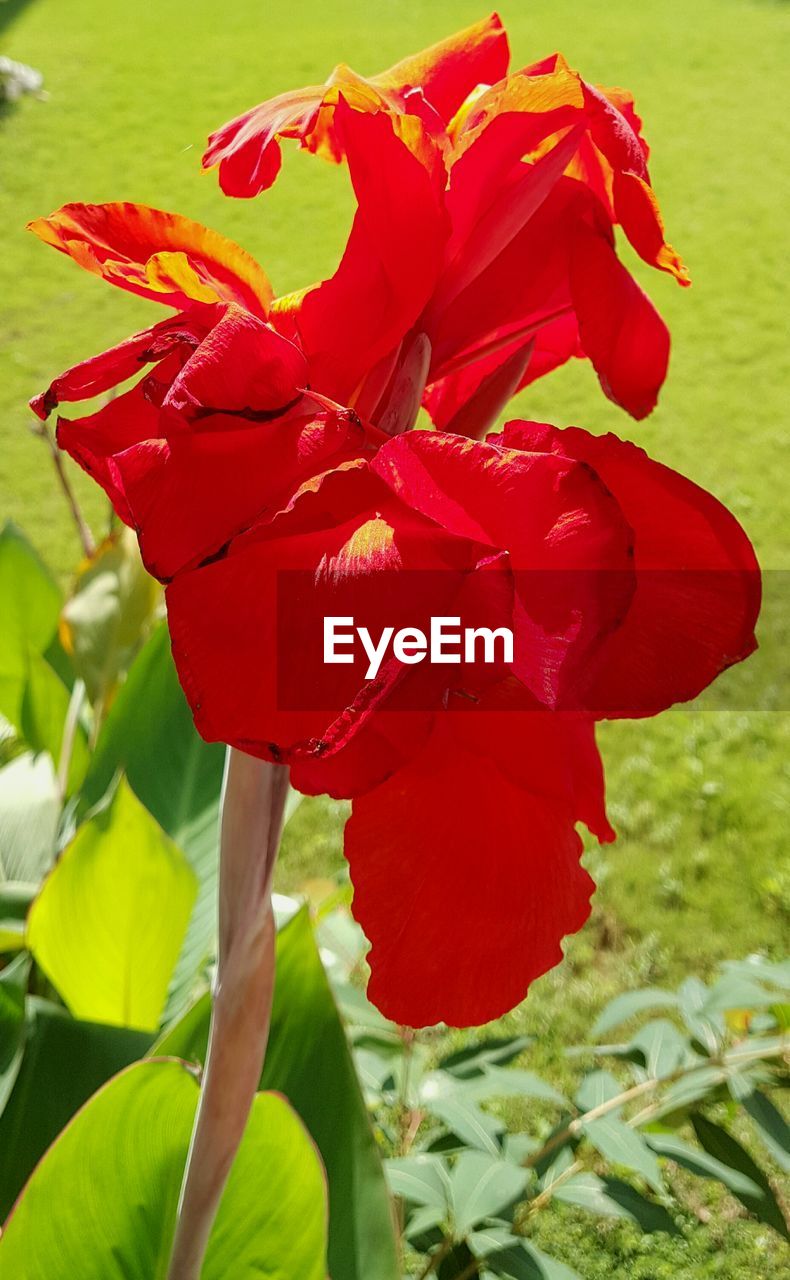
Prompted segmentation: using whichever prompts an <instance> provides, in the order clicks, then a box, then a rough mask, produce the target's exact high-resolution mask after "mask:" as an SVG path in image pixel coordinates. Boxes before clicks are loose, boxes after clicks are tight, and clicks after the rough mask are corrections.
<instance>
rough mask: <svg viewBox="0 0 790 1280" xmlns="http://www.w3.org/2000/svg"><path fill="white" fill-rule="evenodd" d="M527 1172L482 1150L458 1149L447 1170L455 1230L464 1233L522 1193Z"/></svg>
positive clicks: (461, 1234) (492, 1215) (494, 1214)
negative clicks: (457, 1154)
mask: <svg viewBox="0 0 790 1280" xmlns="http://www.w3.org/2000/svg"><path fill="white" fill-rule="evenodd" d="M528 1178H529V1174H528V1173H527V1170H526V1169H518V1168H516V1166H515V1165H512V1164H509V1163H508V1162H507V1161H506V1160H503V1159H501V1158H499V1159H498V1158H497V1157H495V1156H489V1155H486V1154H485V1153H484V1152H482V1151H462V1152H461V1154H460V1156H459V1157H458V1159H457V1161H456V1163H455V1167H454V1169H453V1170H452V1173H451V1174H450V1183H451V1196H452V1213H453V1220H454V1223H455V1229H456V1233H457V1235H459V1236H464V1235H466V1233H467V1232H468V1231H471V1230H472V1228H473V1227H476V1226H477V1224H478V1223H480V1222H483V1221H484V1220H485V1219H486V1218H492V1217H495V1216H496V1215H497V1214H499V1213H501V1212H502V1211H503V1210H504V1209H506V1208H507V1207H508V1206H509V1205H511V1204H513V1202H514V1201H516V1200H518V1199H519V1198H520V1197H521V1196H522V1195H523V1193H524V1190H525V1188H526V1185H527V1180H528Z"/></svg>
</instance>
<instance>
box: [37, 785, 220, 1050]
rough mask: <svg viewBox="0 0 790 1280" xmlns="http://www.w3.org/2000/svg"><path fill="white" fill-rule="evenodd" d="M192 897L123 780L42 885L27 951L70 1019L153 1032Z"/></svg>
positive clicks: (176, 857)
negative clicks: (56, 994)
mask: <svg viewBox="0 0 790 1280" xmlns="http://www.w3.org/2000/svg"><path fill="white" fill-rule="evenodd" d="M196 892H197V884H196V880H195V876H194V874H193V872H192V870H191V868H190V867H189V864H188V863H187V860H186V858H185V857H184V855H183V854H182V853H181V851H180V849H178V848H177V846H176V845H175V844H173V842H172V841H171V840H170V839H169V838H168V837H167V836H166V835H165V833H164V832H163V831H162V829H161V827H159V826H158V824H157V823H156V822H155V821H154V819H153V818H152V817H151V815H150V814H149V813H148V811H147V810H146V809H144V808H143V806H142V805H141V804H140V802H139V800H138V799H137V798H136V796H135V795H134V793H133V792H132V790H131V788H130V787H129V786H128V785H127V783H126V782H125V781H122V782H121V784H120V786H119V788H118V790H117V792H116V794H115V797H114V798H113V801H112V803H111V804H110V805H109V806H108V808H107V809H105V810H104V811H103V812H101V813H100V814H98V815H97V816H96V817H94V818H92V819H91V820H90V822H87V823H86V824H85V825H84V826H83V827H81V828H80V830H79V831H78V832H77V834H76V836H75V837H74V839H73V840H72V842H71V844H70V845H68V847H67V848H66V849H65V851H64V852H63V854H62V856H61V858H60V860H59V862H58V863H57V865H56V866H55V868H54V869H53V871H52V872H51V873H50V875H49V876H48V877H47V879H46V880H45V882H44V885H43V887H42V889H41V892H40V893H39V895H38V897H37V898H36V900H35V902H34V903H33V906H32V908H31V911H30V916H29V919H28V933H27V940H28V946H29V948H30V950H31V951H32V952H33V955H34V956H35V958H36V961H37V963H38V964H39V965H40V966H41V968H42V969H43V970H44V972H45V973H46V975H47V977H48V978H49V979H50V981H51V982H52V983H53V985H54V986H55V987H56V988H57V990H58V991H59V992H60V994H61V996H62V997H63V1000H64V1001H65V1003H66V1004H67V1005H68V1007H69V1009H70V1010H71V1012H72V1013H73V1014H74V1016H75V1017H78V1018H88V1019H92V1020H93V1021H95V1022H107V1023H112V1024H114V1025H117V1026H128V1027H139V1028H141V1029H143V1030H153V1029H154V1028H156V1027H157V1026H158V1024H159V1020H160V1017H161V1014H162V1009H163V1007H164V1003H165V998H166V995H167V987H168V983H169V981H170V977H171V974H172V972H173V968H174V966H175V963H176V960H177V958H178V954H179V950H180V948H181V944H182V942H183V939H184V934H185V932H186V927H187V923H188V921H189V916H190V912H191V910H192V906H193V903H194V900H195V894H196Z"/></svg>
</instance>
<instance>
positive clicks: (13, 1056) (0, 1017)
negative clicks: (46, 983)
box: [0, 956, 30, 1115]
mask: <svg viewBox="0 0 790 1280" xmlns="http://www.w3.org/2000/svg"><path fill="white" fill-rule="evenodd" d="M29 972H30V957H29V956H17V958H16V960H14V961H13V962H12V963H11V964H9V965H7V966H6V968H5V969H3V970H0V1115H2V1113H3V1111H4V1109H5V1105H6V1103H7V1102H8V1099H9V1098H10V1096H11V1092H12V1090H13V1088H14V1085H15V1083H16V1078H17V1076H18V1075H19V1069H20V1067H21V1066H22V1057H23V1054H24V1050H25V991H26V990H27V979H28V974H29Z"/></svg>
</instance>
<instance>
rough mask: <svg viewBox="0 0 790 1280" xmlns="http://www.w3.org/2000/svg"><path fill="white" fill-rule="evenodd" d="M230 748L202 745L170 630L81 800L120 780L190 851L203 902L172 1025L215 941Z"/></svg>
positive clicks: (158, 633)
mask: <svg viewBox="0 0 790 1280" xmlns="http://www.w3.org/2000/svg"><path fill="white" fill-rule="evenodd" d="M224 759H225V748H224V747H223V746H222V745H221V744H219V743H216V742H214V743H207V742H204V741H203V740H202V738H200V737H199V735H198V732H197V730H196V729H195V726H194V722H193V720H192V713H191V711H190V709H189V706H188V704H187V701H186V698H185V697H184V694H183V692H182V690H181V686H180V684H179V683H178V676H177V675H176V670H175V666H174V665H173V659H172V656H171V653H170V637H169V635H168V631H167V627H166V626H165V625H164V624H162V625H161V626H159V627H157V629H156V630H155V631H154V633H153V635H152V636H151V638H150V639H149V640H148V642H147V644H146V645H145V647H144V648H143V649H142V650H141V651H140V653H139V655H138V657H137V659H136V660H135V662H134V664H133V665H132V668H131V670H130V672H129V675H128V677H127V679H126V682H125V683H124V685H123V686H122V687H121V690H120V692H119V693H118V696H117V697H116V699H115V702H114V703H113V706H112V709H111V711H110V714H109V715H108V717H107V719H106V721H105V723H104V726H103V728H102V731H101V733H100V735H99V741H98V743H97V745H96V752H95V755H94V757H93V760H92V762H91V767H90V770H89V772H88V775H87V777H86V779H85V783H84V785H83V788H82V796H81V812H82V813H83V814H84V813H85V812H86V811H87V810H88V809H89V808H90V807H92V806H94V805H96V804H98V803H99V801H100V800H101V799H102V798H103V796H104V795H105V794H106V792H107V791H108V789H109V787H110V786H111V785H112V782H113V778H114V776H115V774H116V773H117V772H118V771H120V770H122V771H123V772H125V774H126V777H127V779H128V781H129V785H130V786H131V788H132V790H133V791H134V793H135V794H136V795H137V797H138V799H140V800H141V801H142V803H143V804H144V805H145V807H146V808H147V809H148V810H149V812H150V813H152V814H153V816H154V817H155V818H156V820H157V822H158V823H159V825H160V826H161V827H162V829H163V830H164V831H166V832H167V834H168V835H169V836H170V838H171V839H172V840H175V842H176V844H177V845H178V847H179V848H180V849H182V850H183V851H184V853H185V854H186V856H187V858H188V859H189V863H190V865H191V867H192V870H193V871H194V872H195V875H196V876H197V879H198V885H199V889H198V896H197V899H196V902H195V906H194V909H193V911H192V916H191V919H190V922H189V928H188V930H187V934H186V937H185V939H184V944H183V947H182V950H181V955H180V956H179V960H178V964H177V966H176V969H175V973H174V975H173V979H172V982H171V987H170V992H169V996H168V1004H167V1011H166V1020H167V1021H171V1020H172V1019H173V1018H174V1017H176V1016H178V1014H180V1013H181V1012H182V1011H183V1009H184V1008H185V1007H186V1005H187V1004H188V1003H189V1000H190V998H191V996H192V994H193V988H194V983H195V977H196V975H197V974H198V973H199V971H200V970H201V968H202V967H203V965H204V964H205V962H206V960H207V959H208V957H209V955H210V953H211V951H212V949H213V946H214V940H215V934H216V915H217V869H218V829H219V800H220V790H221V787H222V771H223V767H224Z"/></svg>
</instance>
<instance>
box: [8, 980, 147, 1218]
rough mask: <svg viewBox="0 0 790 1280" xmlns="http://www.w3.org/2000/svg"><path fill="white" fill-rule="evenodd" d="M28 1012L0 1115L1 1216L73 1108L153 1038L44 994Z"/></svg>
mask: <svg viewBox="0 0 790 1280" xmlns="http://www.w3.org/2000/svg"><path fill="white" fill-rule="evenodd" d="M15 963H18V961H16V962H15ZM26 1013H27V1033H26V1037H25V1052H24V1056H23V1058H22V1064H21V1067H20V1069H19V1074H18V1076H17V1080H16V1084H15V1085H14V1090H13V1092H12V1094H11V1097H10V1098H9V1100H8V1103H7V1106H6V1108H5V1111H4V1112H3V1113H2V1115H0V1221H2V1219H3V1218H4V1217H5V1216H6V1214H7V1213H8V1211H9V1209H10V1208H11V1205H12V1204H13V1203H14V1201H15V1200H16V1198H17V1196H18V1194H19V1192H20V1190H21V1189H22V1185H23V1183H24V1182H25V1179H26V1178H27V1177H28V1176H29V1174H30V1173H31V1172H32V1170H33V1168H34V1166H35V1165H36V1164H37V1163H38V1161H39V1159H40V1158H41V1156H42V1155H43V1154H44V1152H45V1151H46V1149H47V1147H48V1146H49V1144H50V1143H51V1142H53V1141H54V1139H55V1138H56V1137H57V1135H58V1134H59V1133H60V1131H61V1129H62V1128H63V1126H64V1125H65V1124H66V1123H67V1122H68V1121H69V1120H70V1119H71V1117H72V1116H73V1115H74V1113H75V1112H76V1111H77V1109H78V1108H79V1107H81V1106H82V1104H83V1103H84V1102H86V1101H87V1100H88V1098H89V1097H90V1096H91V1094H92V1093H94V1092H95V1090H96V1089H98V1088H99V1086H100V1085H102V1084H104V1082H105V1081H106V1080H108V1079H109V1078H110V1076H111V1075H114V1074H115V1072H116V1071H120V1069H121V1068H122V1067H126V1066H128V1065H129V1063H130V1062H134V1061H135V1059H137V1058H141V1057H142V1056H143V1054H144V1053H145V1052H146V1050H147V1049H148V1047H149V1045H150V1043H151V1037H150V1035H148V1034H147V1033H145V1032H142V1031H130V1030H128V1029H127V1028H126V1027H107V1026H101V1025H99V1024H98V1023H93V1022H79V1021H77V1020H76V1019H74V1018H71V1017H70V1016H69V1015H68V1014H67V1013H66V1011H65V1010H64V1009H62V1008H61V1006H60V1005H55V1004H51V1003H50V1002H49V1001H47V1000H39V999H36V998H33V999H31V998H28V1001H27V1011H26Z"/></svg>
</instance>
